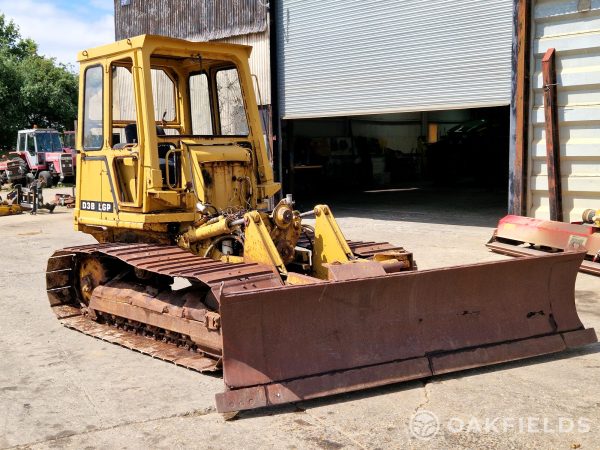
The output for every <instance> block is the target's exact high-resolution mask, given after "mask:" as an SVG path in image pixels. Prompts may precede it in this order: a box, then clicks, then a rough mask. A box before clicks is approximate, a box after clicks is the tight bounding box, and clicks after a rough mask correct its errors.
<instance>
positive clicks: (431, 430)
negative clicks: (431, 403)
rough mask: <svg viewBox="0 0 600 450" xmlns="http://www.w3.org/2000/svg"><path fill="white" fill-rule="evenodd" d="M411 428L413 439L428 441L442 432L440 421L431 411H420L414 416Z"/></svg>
mask: <svg viewBox="0 0 600 450" xmlns="http://www.w3.org/2000/svg"><path fill="white" fill-rule="evenodd" d="M409 428H410V434H411V435H412V436H413V437H415V438H417V439H421V440H424V441H427V440H429V439H432V438H433V437H435V435H436V434H438V432H439V431H440V420H439V419H438V417H437V416H436V415H435V414H434V413H432V412H431V411H427V410H423V411H419V412H418V413H416V414H415V415H414V416H412V419H411V420H410V424H409Z"/></svg>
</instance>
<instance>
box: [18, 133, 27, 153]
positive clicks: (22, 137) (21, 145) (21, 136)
mask: <svg viewBox="0 0 600 450" xmlns="http://www.w3.org/2000/svg"><path fill="white" fill-rule="evenodd" d="M26 139H27V137H26V135H25V133H21V134H19V143H18V145H17V150H18V151H20V152H24V151H25V140H26Z"/></svg>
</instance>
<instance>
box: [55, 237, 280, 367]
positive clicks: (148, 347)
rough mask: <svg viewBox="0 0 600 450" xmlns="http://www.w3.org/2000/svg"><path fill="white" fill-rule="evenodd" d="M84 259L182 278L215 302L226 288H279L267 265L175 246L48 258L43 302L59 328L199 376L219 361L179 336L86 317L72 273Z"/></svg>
mask: <svg viewBox="0 0 600 450" xmlns="http://www.w3.org/2000/svg"><path fill="white" fill-rule="evenodd" d="M84 256H96V257H111V258H115V259H118V260H120V261H122V262H124V263H126V264H128V265H129V266H131V268H132V269H135V270H143V271H147V272H150V273H152V274H156V275H165V276H170V277H180V278H185V279H187V280H188V281H189V282H190V283H200V284H201V285H204V286H206V287H208V288H209V289H213V292H214V294H215V297H217V298H218V296H220V294H221V293H222V292H227V291H229V290H231V289H233V290H237V289H240V288H241V289H244V288H245V289H257V288H262V287H274V286H280V285H281V284H282V282H281V279H280V277H279V275H278V274H277V273H276V272H274V270H273V269H272V268H270V267H267V266H263V265H259V264H226V263H221V262H218V261H214V260H212V259H210V258H202V257H199V256H196V255H194V254H192V253H189V252H186V251H185V250H183V249H181V248H179V247H175V246H164V245H153V244H95V245H86V246H79V247H70V248H65V249H63V250H59V251H57V252H55V253H54V254H53V255H52V257H50V259H49V260H48V267H47V271H46V286H47V292H48V299H49V301H50V305H51V307H52V310H53V311H54V313H55V315H56V317H57V318H58V319H59V320H60V321H61V322H62V323H63V325H65V326H66V327H68V328H71V329H74V330H77V331H80V332H82V333H84V334H87V335H90V336H94V337H96V338H99V339H102V340H104V341H107V342H110V343H113V344H118V345H121V346H123V347H126V348H129V349H132V350H135V351H139V352H141V353H143V354H147V355H149V356H152V357H154V358H158V359H162V360H164V361H168V362H171V363H174V364H176V365H179V366H183V367H186V368H188V369H191V370H196V371H199V372H209V371H215V370H219V368H220V361H219V359H218V357H215V355H212V356H210V355H207V354H205V353H204V352H200V351H198V352H197V351H195V348H194V346H193V345H192V344H191V343H189V341H187V340H186V339H185V337H183V336H178V335H176V333H170V332H168V331H167V330H157V329H156V328H154V327H149V326H147V325H145V324H142V323H139V322H132V321H126V320H125V321H124V320H122V319H120V318H118V317H112V316H111V315H109V314H98V318H97V321H94V320H91V318H90V317H88V316H87V315H86V311H85V309H84V308H82V307H83V306H85V305H83V304H82V302H81V299H80V297H79V295H78V288H77V286H76V279H77V277H76V274H75V270H76V267H77V261H78V259H79V258H81V257H84ZM166 336H170V337H169V338H166ZM163 341H165V342H163Z"/></svg>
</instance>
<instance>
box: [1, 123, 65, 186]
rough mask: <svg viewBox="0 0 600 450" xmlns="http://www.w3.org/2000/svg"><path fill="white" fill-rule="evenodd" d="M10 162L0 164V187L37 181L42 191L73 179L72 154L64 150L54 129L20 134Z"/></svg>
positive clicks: (22, 131)
mask: <svg viewBox="0 0 600 450" xmlns="http://www.w3.org/2000/svg"><path fill="white" fill-rule="evenodd" d="M10 155H11V158H9V159H5V160H0V185H2V184H5V183H11V184H13V185H17V184H20V185H22V186H26V185H29V184H31V182H32V181H34V180H36V179H37V180H39V181H41V182H42V183H43V185H44V186H45V187H52V185H54V184H56V183H58V182H62V181H64V180H65V179H74V177H75V162H76V157H75V152H74V150H73V149H72V148H63V146H62V143H61V141H60V134H59V133H58V131H56V130H53V129H42V128H34V129H30V130H20V131H19V132H18V135H17V148H16V150H15V151H14V152H11V153H10Z"/></svg>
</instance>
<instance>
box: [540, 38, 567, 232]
mask: <svg viewBox="0 0 600 450" xmlns="http://www.w3.org/2000/svg"><path fill="white" fill-rule="evenodd" d="M542 74H543V77H544V116H545V118H546V162H547V164H548V194H549V197H550V219H551V220H558V221H560V222H562V220H563V207H562V186H561V178H560V136H559V132H558V130H559V123H558V104H557V89H556V51H555V50H554V49H553V48H549V49H548V51H546V54H545V55H544V58H543V59H542Z"/></svg>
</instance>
